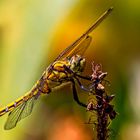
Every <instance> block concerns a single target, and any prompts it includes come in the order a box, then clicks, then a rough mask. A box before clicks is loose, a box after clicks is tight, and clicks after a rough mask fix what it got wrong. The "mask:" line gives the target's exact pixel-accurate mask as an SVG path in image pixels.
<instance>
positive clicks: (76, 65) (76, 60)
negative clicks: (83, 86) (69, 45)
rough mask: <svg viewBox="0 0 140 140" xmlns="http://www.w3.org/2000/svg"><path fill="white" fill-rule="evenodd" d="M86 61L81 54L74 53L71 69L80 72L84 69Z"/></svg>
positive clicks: (71, 59)
mask: <svg viewBox="0 0 140 140" xmlns="http://www.w3.org/2000/svg"><path fill="white" fill-rule="evenodd" d="M85 63H86V61H85V58H83V57H81V56H80V55H74V56H72V57H71V58H70V69H71V70H72V71H73V72H76V73H80V72H82V71H83V70H84V67H85Z"/></svg>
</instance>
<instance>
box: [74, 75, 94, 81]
mask: <svg viewBox="0 0 140 140" xmlns="http://www.w3.org/2000/svg"><path fill="white" fill-rule="evenodd" d="M76 76H77V77H79V78H81V79H85V80H88V81H91V79H92V77H91V76H83V75H79V74H76Z"/></svg>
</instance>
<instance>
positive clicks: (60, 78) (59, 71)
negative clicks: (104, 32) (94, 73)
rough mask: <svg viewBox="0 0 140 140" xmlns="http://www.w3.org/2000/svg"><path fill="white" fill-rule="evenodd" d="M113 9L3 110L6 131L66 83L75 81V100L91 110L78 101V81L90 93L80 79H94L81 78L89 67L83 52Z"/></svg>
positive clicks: (73, 85) (88, 78)
mask: <svg viewBox="0 0 140 140" xmlns="http://www.w3.org/2000/svg"><path fill="white" fill-rule="evenodd" d="M112 9H113V8H112V7H111V8H109V9H108V10H106V11H105V12H104V13H103V14H102V15H101V16H100V17H99V18H98V19H97V20H96V21H95V23H94V24H93V25H92V26H91V27H90V28H89V29H88V30H87V31H86V32H85V33H84V34H82V35H81V36H80V37H79V38H78V39H77V40H76V41H75V42H74V43H72V44H71V45H70V46H68V47H67V48H66V49H65V50H64V51H62V52H61V53H60V54H59V55H58V57H57V58H56V59H55V60H54V61H53V63H52V64H50V66H49V67H48V68H46V70H45V71H44V73H43V74H42V76H41V78H40V79H39V80H38V81H37V82H36V84H35V85H34V86H33V88H32V89H31V90H30V91H29V92H27V93H26V94H25V95H24V96H22V97H20V98H18V99H17V100H15V101H14V102H12V103H11V104H8V105H7V106H6V107H4V108H1V109H0V116H3V115H4V114H6V113H8V112H9V114H8V118H7V121H6V123H5V126H4V129H5V130H9V129H12V128H14V127H15V126H16V125H17V123H18V122H19V121H20V120H21V119H23V118H25V117H27V116H28V115H30V114H31V112H32V109H33V107H34V103H35V101H36V100H37V99H38V97H39V96H40V95H42V94H49V93H50V92H51V91H52V89H54V88H55V87H57V86H59V85H61V84H62V83H66V82H71V83H72V90H73V97H74V100H75V101H76V102H77V103H78V104H79V105H81V106H83V107H87V105H85V104H84V103H82V102H81V101H80V100H79V99H78V95H77V91H76V87H75V81H76V82H77V83H78V84H79V86H80V87H81V89H83V90H87V89H86V88H84V86H83V85H82V84H81V83H80V81H79V78H83V79H87V80H90V77H84V76H82V75H81V72H82V71H83V70H84V67H85V58H83V53H84V52H85V50H86V49H87V47H88V46H89V44H90V42H91V40H92V37H91V36H89V34H90V33H91V32H92V31H93V30H94V29H95V28H96V27H97V26H98V25H99V24H100V23H101V22H102V21H103V20H104V19H105V18H106V17H107V16H108V15H109V14H110V13H111V11H112Z"/></svg>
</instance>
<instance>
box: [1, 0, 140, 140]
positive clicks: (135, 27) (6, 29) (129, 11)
mask: <svg viewBox="0 0 140 140" xmlns="http://www.w3.org/2000/svg"><path fill="white" fill-rule="evenodd" d="M110 6H114V11H113V13H112V14H111V15H110V16H109V17H108V18H107V19H106V20H105V21H104V22H103V23H102V24H101V25H100V26H99V27H98V28H97V29H96V30H95V31H94V33H93V34H92V36H93V41H92V44H91V45H90V47H89V49H88V50H87V52H86V54H85V57H86V59H87V68H86V73H90V72H91V68H90V66H91V62H92V61H93V60H94V61H95V62H96V63H101V64H102V65H103V71H107V72H108V79H107V80H109V81H110V82H111V86H110V87H109V88H110V89H109V92H111V93H110V94H115V96H116V99H115V100H116V102H115V103H114V104H116V110H117V112H118V113H119V115H118V116H117V118H116V119H115V120H114V121H113V123H112V126H111V127H112V129H113V131H114V133H115V134H112V136H113V135H115V137H116V139H119V140H124V139H132V138H133V139H135V140H138V139H139V137H140V133H138V132H139V131H140V113H138V112H140V102H139V97H140V89H139V85H140V80H139V79H140V74H139V71H140V67H139V65H140V61H139V60H140V55H139V54H140V46H139V45H140V39H139V33H140V1H138V0H135V1H132V0H123V1H121V0H117V1H112V0H109V1H95V0H93V1H91V0H82V1H80V0H77V1H74V0H67V1H64V0H56V1H49V0H40V1H39V0H34V1H31V0H30V1H27V0H20V1H18V0H14V1H10V0H5V1H3V0H1V1H0V77H1V80H0V93H1V94H0V107H2V106H3V105H6V104H7V103H9V102H11V101H14V100H15V99H16V98H18V97H19V96H22V95H23V94H24V93H25V92H26V91H28V90H29V89H30V88H31V87H32V85H33V84H34V83H35V81H36V80H37V79H38V78H39V77H40V75H41V73H42V72H43V70H44V69H45V68H46V66H48V65H49V64H50V63H51V62H52V61H53V60H54V58H55V57H56V56H57V55H58V54H59V53H60V51H61V50H63V49H64V48H65V47H67V46H68V45H69V44H71V43H72V42H73V41H74V40H75V39H76V38H77V37H78V36H79V35H80V34H82V33H83V32H84V31H85V30H86V29H87V28H88V27H89V26H90V25H91V24H92V23H93V22H94V21H95V20H96V19H97V17H98V16H99V15H100V14H101V13H102V12H103V11H105V10H106V9H107V8H109V7H110ZM68 89H69V93H68V92H67V91H68ZM79 92H81V91H80V90H79ZM80 98H81V99H82V100H85V101H86V99H85V96H84V95H82V94H81V95H80ZM6 117H7V115H5V116H4V117H1V118H0V124H1V128H0V129H1V131H0V139H1V140H4V139H6V140H16V139H23V140H24V139H25V140H28V139H32V140H39V139H42V140H47V139H48V140H56V139H61V140H62V137H63V139H64V137H65V138H66V140H69V138H70V137H73V138H72V139H73V140H74V139H75V140H82V139H83V140H84V139H87V140H88V139H89V140H90V139H91V137H92V128H90V127H89V126H87V125H84V123H83V122H85V121H86V119H87V118H88V117H87V113H86V111H85V110H84V109H83V108H81V107H79V106H78V105H77V104H76V103H75V102H74V101H73V99H72V95H71V88H70V85H67V86H66V88H65V87H64V88H62V89H58V90H57V91H55V92H54V93H53V94H50V95H49V96H47V97H46V96H44V97H41V99H40V100H38V103H37V105H36V107H35V109H34V111H33V113H32V115H31V116H30V117H28V118H27V119H25V120H23V121H21V122H20V123H19V124H18V126H17V127H16V128H15V129H13V130H10V131H4V130H3V125H4V122H5V120H6ZM135 130H137V131H136V132H135V133H133V132H134V131H135ZM78 136H79V137H78ZM113 139H115V138H113Z"/></svg>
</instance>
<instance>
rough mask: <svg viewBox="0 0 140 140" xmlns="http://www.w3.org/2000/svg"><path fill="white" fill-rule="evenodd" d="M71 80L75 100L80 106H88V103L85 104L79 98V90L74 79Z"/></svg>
mask: <svg viewBox="0 0 140 140" xmlns="http://www.w3.org/2000/svg"><path fill="white" fill-rule="evenodd" d="M71 82H72V91H73V97H74V100H75V101H76V102H77V103H78V104H79V105H80V106H83V107H87V105H86V104H84V103H82V102H81V101H80V100H79V98H78V95H77V90H76V87H75V82H74V80H73V79H72V80H71Z"/></svg>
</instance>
